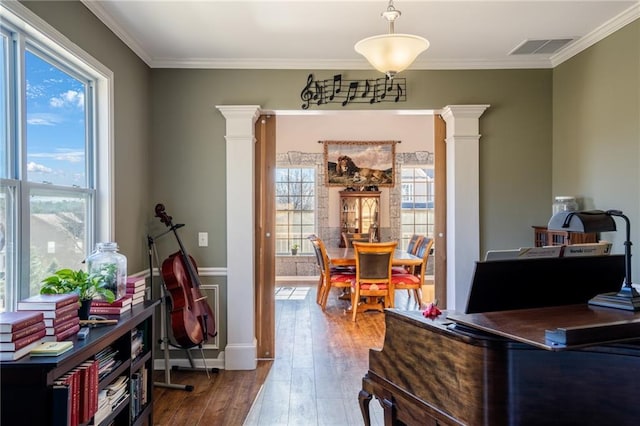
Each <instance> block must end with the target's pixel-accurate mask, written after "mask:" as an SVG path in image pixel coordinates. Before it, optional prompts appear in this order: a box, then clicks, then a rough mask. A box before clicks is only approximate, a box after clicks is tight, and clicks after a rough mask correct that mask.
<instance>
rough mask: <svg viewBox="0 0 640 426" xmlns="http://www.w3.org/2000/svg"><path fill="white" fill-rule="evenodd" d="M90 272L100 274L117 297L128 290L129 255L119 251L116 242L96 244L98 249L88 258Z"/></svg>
mask: <svg viewBox="0 0 640 426" xmlns="http://www.w3.org/2000/svg"><path fill="white" fill-rule="evenodd" d="M87 268H88V272H89V274H99V275H101V276H102V277H103V279H104V281H105V282H106V284H107V285H106V288H108V289H109V290H111V291H112V292H113V294H114V295H115V297H116V300H117V299H120V298H121V297H124V296H125V294H126V292H127V257H126V256H124V255H123V254H121V253H118V244H117V243H114V242H107V243H98V244H96V251H95V252H93V253H92V254H91V255H90V256H89V257H88V258H87Z"/></svg>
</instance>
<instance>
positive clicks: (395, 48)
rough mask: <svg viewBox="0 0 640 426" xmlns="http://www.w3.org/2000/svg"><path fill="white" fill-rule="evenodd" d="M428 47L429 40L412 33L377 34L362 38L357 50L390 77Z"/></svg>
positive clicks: (402, 69) (356, 46) (405, 67)
mask: <svg viewBox="0 0 640 426" xmlns="http://www.w3.org/2000/svg"><path fill="white" fill-rule="evenodd" d="M428 48H429V41H427V40H426V39H424V38H422V37H419V36H415V35H410V34H383V35H377V36H373V37H367V38H365V39H362V40H360V41H359V42H357V43H356V45H355V50H356V52H358V53H359V54H361V55H362V56H364V57H365V58H366V59H367V61H369V63H370V64H371V65H372V66H373V67H374V68H375V69H377V70H378V71H380V72H382V73H385V74H387V75H388V76H389V77H393V76H394V75H395V74H396V73H399V72H401V71H404V70H405V69H407V68H408V67H409V65H411V64H412V63H413V61H415V60H416V58H417V57H418V55H419V54H420V53H422V52H424V51H425V50H427V49H428Z"/></svg>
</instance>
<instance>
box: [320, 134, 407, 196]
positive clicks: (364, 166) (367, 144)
mask: <svg viewBox="0 0 640 426" xmlns="http://www.w3.org/2000/svg"><path fill="white" fill-rule="evenodd" d="M323 143H324V161H325V164H326V166H327V172H326V179H325V181H326V185H327V186H342V187H356V188H358V187H367V186H376V187H393V186H394V185H395V182H394V172H395V170H394V167H395V161H396V144H397V143H399V141H323Z"/></svg>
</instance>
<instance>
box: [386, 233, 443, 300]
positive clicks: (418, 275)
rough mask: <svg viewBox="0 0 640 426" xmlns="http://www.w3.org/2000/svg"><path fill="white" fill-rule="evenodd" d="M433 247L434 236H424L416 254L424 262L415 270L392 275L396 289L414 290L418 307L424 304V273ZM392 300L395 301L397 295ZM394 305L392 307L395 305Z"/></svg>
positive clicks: (392, 281)
mask: <svg viewBox="0 0 640 426" xmlns="http://www.w3.org/2000/svg"><path fill="white" fill-rule="evenodd" d="M432 247H433V238H424V239H423V240H422V241H421V243H420V246H419V247H418V249H417V250H416V255H417V256H420V257H422V263H421V264H420V265H419V266H417V267H416V268H415V269H414V272H413V273H410V272H407V273H405V274H398V273H396V274H392V275H391V283H392V285H393V289H394V291H395V290H407V291H408V292H409V293H411V291H413V295H414V297H415V299H416V303H417V304H418V308H420V307H421V306H422V286H423V285H424V275H425V272H426V270H427V263H428V262H429V255H430V254H431V248H432ZM391 300H392V301H394V302H395V297H393V298H392V299H391ZM394 305H395V303H394ZM394 305H392V306H391V307H395V306H394Z"/></svg>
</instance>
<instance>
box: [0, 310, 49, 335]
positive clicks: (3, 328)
mask: <svg viewBox="0 0 640 426" xmlns="http://www.w3.org/2000/svg"><path fill="white" fill-rule="evenodd" d="M42 318H43V315H42V312H0V333H13V332H14V331H18V330H20V329H21V328H25V327H29V326H30V325H34V324H37V323H39V322H41V321H42Z"/></svg>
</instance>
